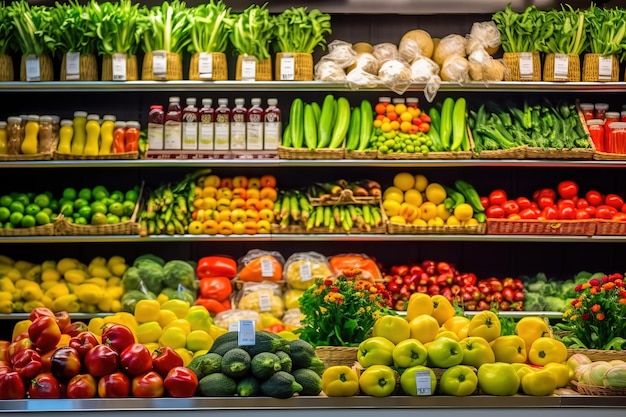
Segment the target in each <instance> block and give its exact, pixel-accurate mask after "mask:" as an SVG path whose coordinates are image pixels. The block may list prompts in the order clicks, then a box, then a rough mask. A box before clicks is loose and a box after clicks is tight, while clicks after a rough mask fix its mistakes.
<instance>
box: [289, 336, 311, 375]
mask: <svg viewBox="0 0 626 417" xmlns="http://www.w3.org/2000/svg"><path fill="white" fill-rule="evenodd" d="M289 356H291V361H292V362H293V369H299V368H308V367H309V366H311V363H312V362H313V358H315V357H316V355H315V348H314V347H313V346H311V344H310V343H308V342H305V341H304V340H301V339H295V340H292V341H291V342H289Z"/></svg>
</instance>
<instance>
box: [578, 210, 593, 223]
mask: <svg viewBox="0 0 626 417" xmlns="http://www.w3.org/2000/svg"><path fill="white" fill-rule="evenodd" d="M590 218H591V215H590V214H589V212H588V211H587V210H585V209H584V208H582V209H576V219H577V220H586V219H590Z"/></svg>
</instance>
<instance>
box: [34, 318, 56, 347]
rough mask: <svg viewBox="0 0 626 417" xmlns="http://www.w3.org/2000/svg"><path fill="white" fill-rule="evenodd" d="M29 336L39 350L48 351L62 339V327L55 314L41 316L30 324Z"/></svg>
mask: <svg viewBox="0 0 626 417" xmlns="http://www.w3.org/2000/svg"><path fill="white" fill-rule="evenodd" d="M28 338H29V339H30V340H32V341H33V343H34V344H35V348H36V349H37V350H38V351H39V352H47V351H49V350H51V349H54V348H55V347H56V345H57V344H58V343H59V340H61V329H60V328H59V325H58V324H57V322H56V319H55V318H54V316H40V317H37V318H36V319H35V320H34V321H33V322H32V323H31V324H30V326H28Z"/></svg>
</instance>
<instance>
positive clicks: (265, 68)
mask: <svg viewBox="0 0 626 417" xmlns="http://www.w3.org/2000/svg"><path fill="white" fill-rule="evenodd" d="M243 59H244V56H243V55H239V56H238V57H237V66H236V68H235V79H236V80H237V81H241V80H242V79H243V74H242V70H243ZM247 59H256V58H254V57H247ZM255 70H256V72H255V74H254V81H272V59H271V58H267V59H264V60H262V61H258V60H257V63H256V66H255Z"/></svg>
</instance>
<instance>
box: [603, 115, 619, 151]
mask: <svg viewBox="0 0 626 417" xmlns="http://www.w3.org/2000/svg"><path fill="white" fill-rule="evenodd" d="M619 118H620V113H619V112H616V111H607V112H606V114H605V116H604V143H605V144H606V143H607V141H608V139H609V135H610V134H611V125H612V124H613V123H614V122H619Z"/></svg>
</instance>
